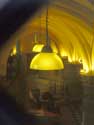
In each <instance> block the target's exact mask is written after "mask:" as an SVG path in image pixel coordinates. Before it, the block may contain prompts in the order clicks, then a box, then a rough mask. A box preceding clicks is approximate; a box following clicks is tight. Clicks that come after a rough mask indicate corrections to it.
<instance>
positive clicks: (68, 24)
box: [11, 0, 94, 71]
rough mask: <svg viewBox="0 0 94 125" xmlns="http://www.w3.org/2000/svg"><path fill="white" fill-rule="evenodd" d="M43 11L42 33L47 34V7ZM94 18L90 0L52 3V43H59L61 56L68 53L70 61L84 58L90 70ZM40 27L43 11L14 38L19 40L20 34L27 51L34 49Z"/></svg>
mask: <svg viewBox="0 0 94 125" xmlns="http://www.w3.org/2000/svg"><path fill="white" fill-rule="evenodd" d="M79 1H80V2H79ZM81 1H82V2H81ZM85 1H86V3H85ZM41 13H42V14H41V21H40V22H41V34H43V35H44V34H45V8H44V9H43V10H42V11H41ZM93 22H94V9H93V5H92V4H91V3H89V2H88V1H87V0H53V1H52V2H51V4H50V7H49V36H50V38H51V41H52V45H53V44H54V46H55V45H56V48H57V50H58V51H59V53H60V54H61V56H64V55H67V56H68V57H69V60H70V61H79V59H81V60H82V62H83V65H84V69H85V70H86V71H89V70H94V69H92V67H93V68H94V66H91V65H94V62H93V63H91V62H92V61H93V60H94V56H91V49H92V48H93V46H94V44H92V45H93V46H91V37H93V28H92V26H93ZM39 28H40V25H39V14H36V16H35V17H34V19H30V20H29V21H28V22H27V23H26V24H25V25H24V26H23V27H22V29H20V31H19V32H18V33H17V34H16V35H15V36H14V37H12V38H11V40H12V41H15V40H16V39H17V38H19V39H20V41H21V43H22V46H23V51H24V50H25V51H27V50H28V51H31V50H32V40H31V39H32V38H31V37H33V36H32V33H33V32H34V31H37V30H38V29H39ZM38 31H39V30H38ZM43 41H44V42H43ZM42 43H45V36H44V37H42ZM30 46H31V47H30ZM26 47H27V48H26ZM92 53H94V49H92ZM91 58H92V59H91Z"/></svg>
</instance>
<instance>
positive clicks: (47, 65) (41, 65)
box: [30, 53, 64, 70]
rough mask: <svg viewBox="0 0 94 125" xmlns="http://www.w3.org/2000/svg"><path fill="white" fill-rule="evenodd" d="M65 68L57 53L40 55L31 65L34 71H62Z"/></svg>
mask: <svg viewBox="0 0 94 125" xmlns="http://www.w3.org/2000/svg"><path fill="white" fill-rule="evenodd" d="M63 68H64V65H63V62H62V60H61V58H60V57H59V56H58V55H57V54H55V53H39V54H37V55H36V56H35V57H34V58H33V60H32V62H31V64H30V69H34V70H61V69H63Z"/></svg>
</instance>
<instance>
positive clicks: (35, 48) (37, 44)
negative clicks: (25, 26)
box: [32, 33, 44, 53]
mask: <svg viewBox="0 0 94 125" xmlns="http://www.w3.org/2000/svg"><path fill="white" fill-rule="evenodd" d="M34 42H35V45H34V47H33V49H32V52H34V53H38V52H41V51H42V48H43V47H44V44H39V43H37V35H36V33H35V34H34Z"/></svg>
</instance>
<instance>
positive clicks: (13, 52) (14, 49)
mask: <svg viewBox="0 0 94 125" xmlns="http://www.w3.org/2000/svg"><path fill="white" fill-rule="evenodd" d="M16 53H17V51H16V47H14V48H13V50H12V52H11V56H13V55H16Z"/></svg>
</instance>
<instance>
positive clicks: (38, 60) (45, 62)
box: [30, 7, 64, 70]
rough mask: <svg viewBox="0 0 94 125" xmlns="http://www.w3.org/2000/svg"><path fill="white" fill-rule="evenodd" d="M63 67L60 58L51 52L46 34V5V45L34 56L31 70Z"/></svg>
mask: <svg viewBox="0 0 94 125" xmlns="http://www.w3.org/2000/svg"><path fill="white" fill-rule="evenodd" d="M63 68H64V65H63V62H62V60H61V58H60V57H59V56H58V55H57V54H56V53H53V52H52V48H51V46H50V39H49V35H48V7H47V11H46V45H45V46H44V47H43V49H42V51H41V52H40V53H38V54H37V55H35V56H34V58H33V59H32V61H31V63H30V69H33V70H61V69H63Z"/></svg>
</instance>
